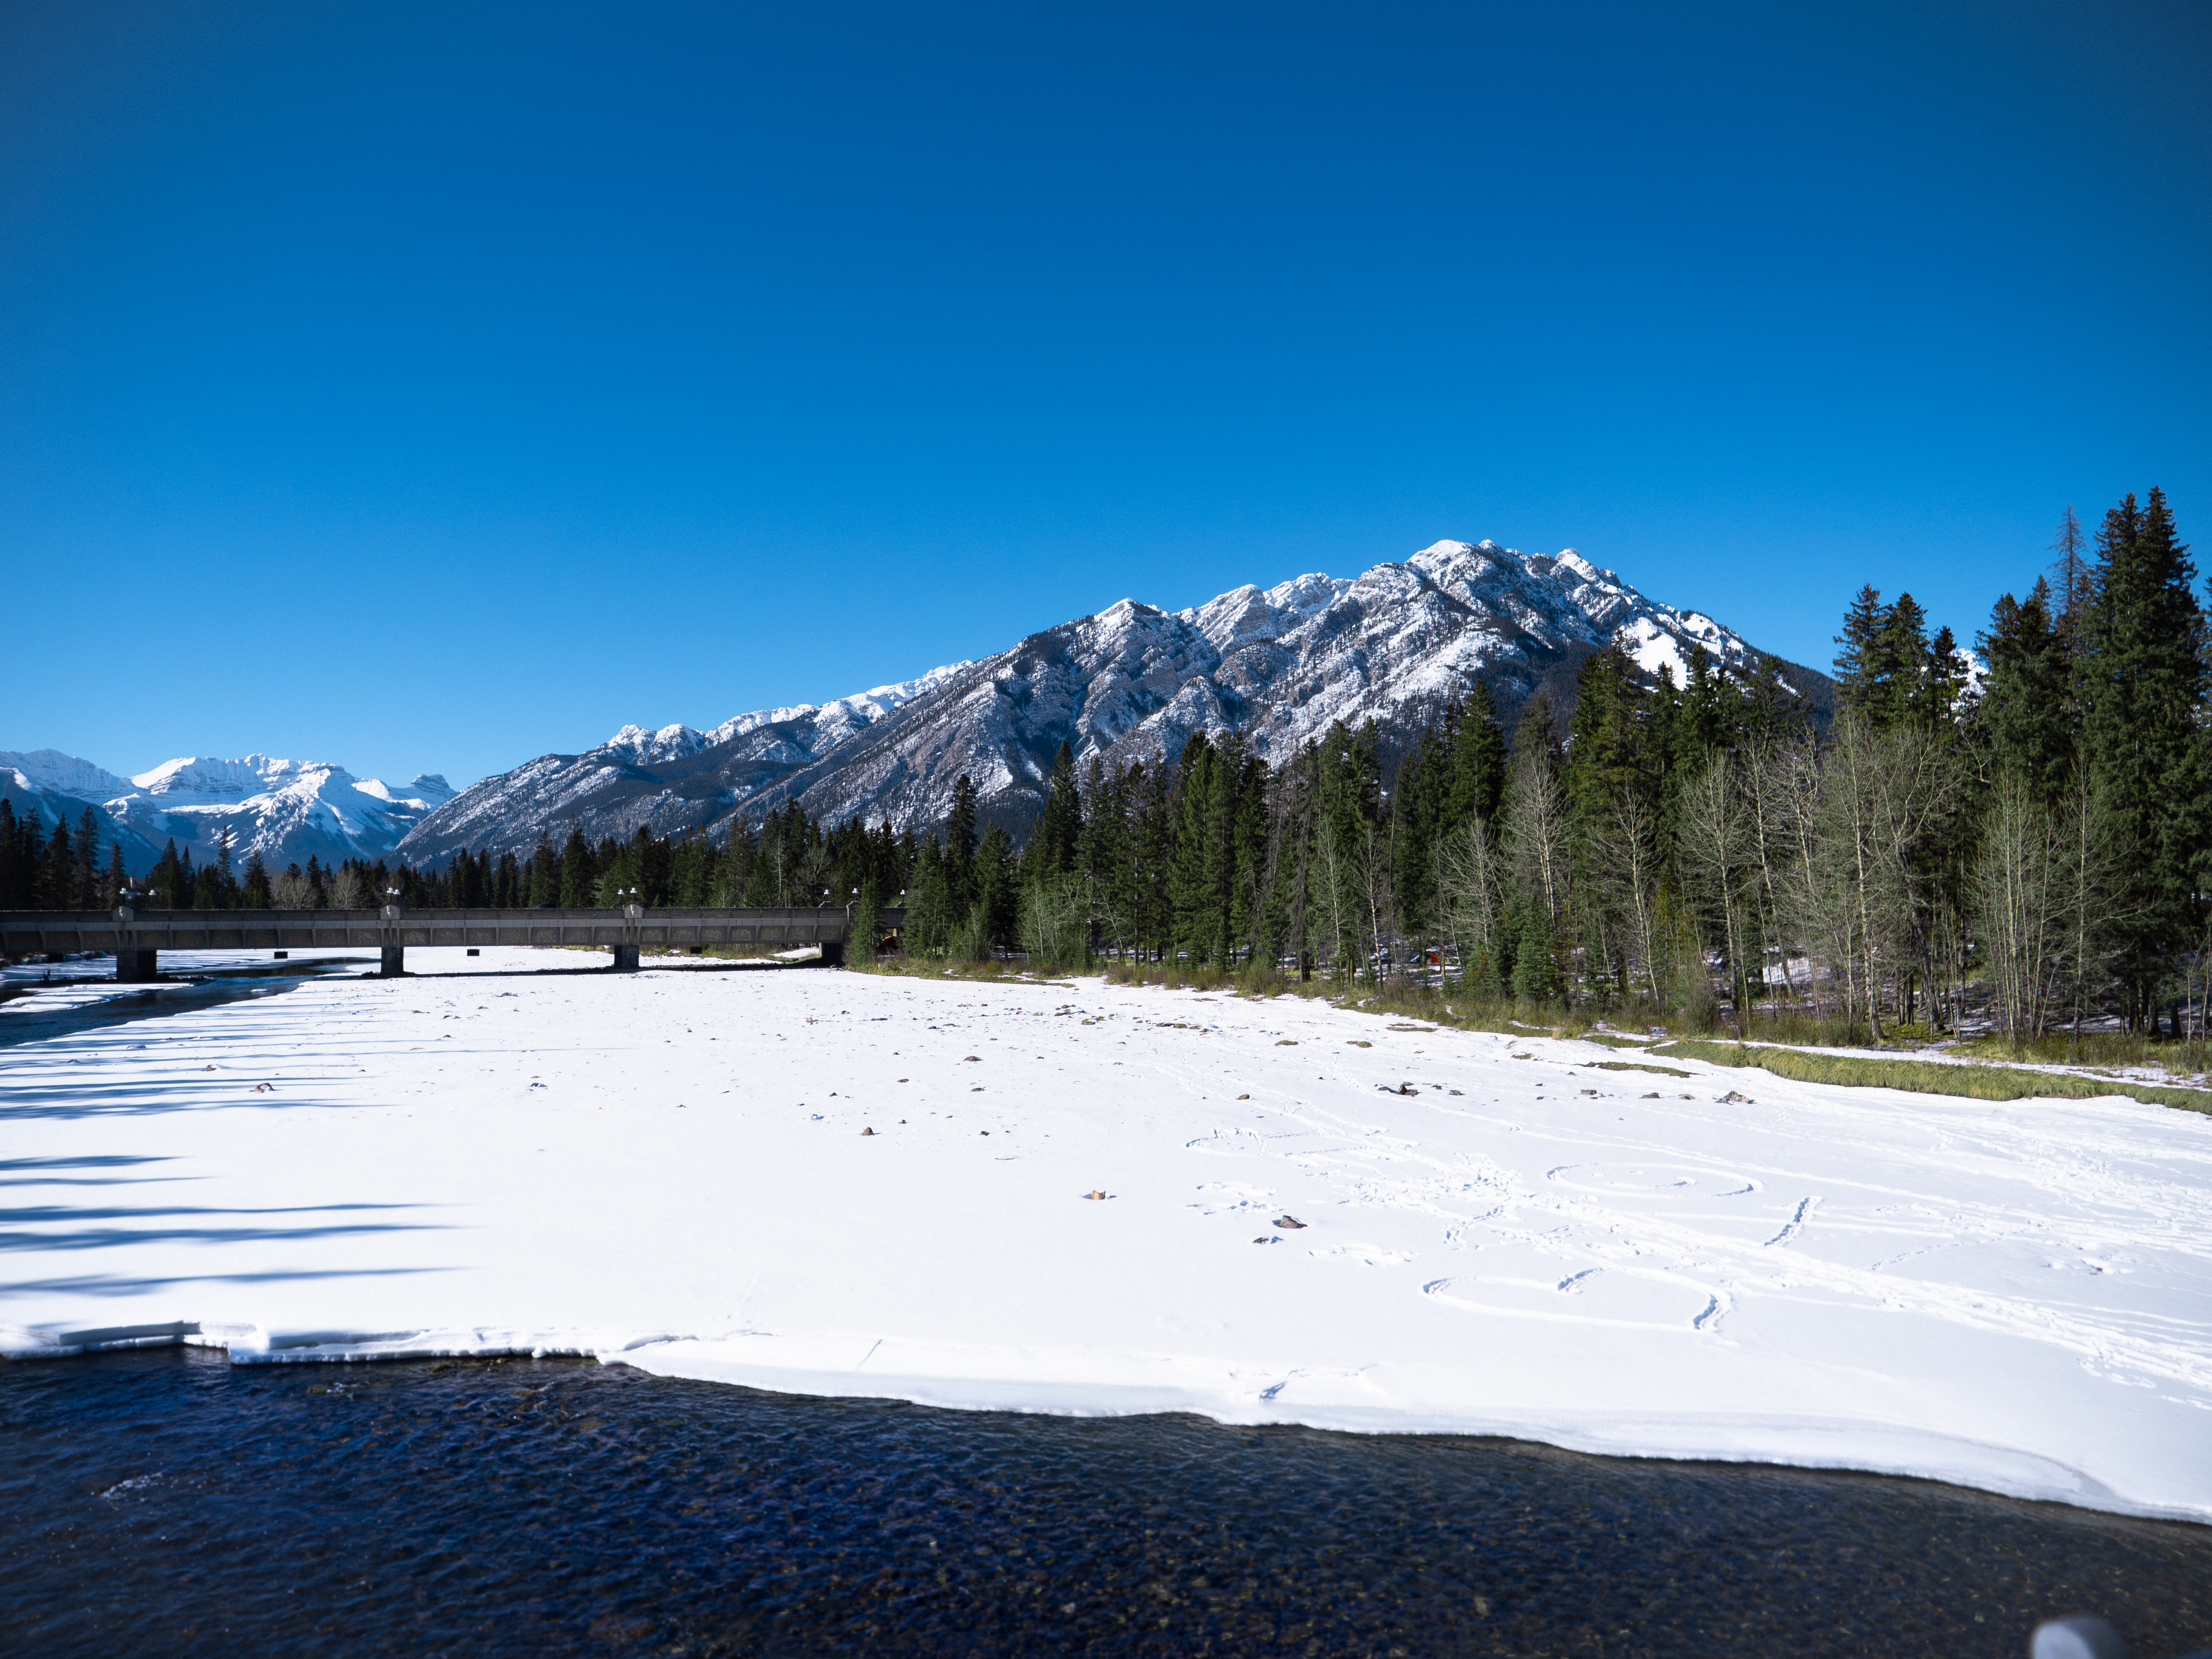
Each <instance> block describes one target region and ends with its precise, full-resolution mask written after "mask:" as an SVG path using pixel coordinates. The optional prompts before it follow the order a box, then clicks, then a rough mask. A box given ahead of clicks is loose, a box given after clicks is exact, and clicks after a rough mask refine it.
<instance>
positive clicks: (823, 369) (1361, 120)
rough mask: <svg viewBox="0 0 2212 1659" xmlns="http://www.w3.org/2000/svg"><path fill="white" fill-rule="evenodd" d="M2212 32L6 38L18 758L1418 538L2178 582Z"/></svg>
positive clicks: (1150, 593)
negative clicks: (2077, 554) (2156, 499)
mask: <svg viewBox="0 0 2212 1659" xmlns="http://www.w3.org/2000/svg"><path fill="white" fill-rule="evenodd" d="M2208 15H2212V14H2208V13H2207V12H2206V11H2205V9H2203V7H2202V6H2199V5H2195V4H2185V3H2178V4H2172V5H2159V4H2113V5H2105V6H2099V7H2093V8H2090V7H2080V6H2072V5H2055V4H2039V3H2033V0H2028V3H2008V4H2002V5H1996V4H1992V5H1947V4H1942V3H1917V4H1909V5H1896V6H1886V5H1879V4H1873V5H1860V6H1852V7H1834V8H1811V7H1771V6H1749V5H1744V6H1727V5H1715V6H1704V7H1692V8H1662V7H1653V6H1648V5H1641V6H1620V7H1613V6H1606V5H1583V6H1578V7H1534V6H1528V5H1515V6H1510V7H1506V6H1498V7H1486V6H1480V5H1473V4H1461V5H1438V6H1433V7H1426V6H1391V5H1387V4H1386V5H1364V6H1358V7H1349V6H1347V7H1336V8H1329V9H1314V8H1300V7H1297V6H1286V5H1281V4H1274V5H1267V6H1253V7H1250V8H1230V7H1209V6H1204V5H1192V4H1188V3H1184V4H1178V5H1174V6H1160V7H1151V6H1146V5H1143V4H1132V3H1127V0H1121V3H1115V4H1114V5H1111V6H1097V7H1087V8H1086V7H1081V6H1073V5H1070V6H1057V7H1039V6H1024V7H1014V6H1007V7H1001V8H984V7H944V8H921V7H914V6H896V7H894V6H866V5H844V6H840V5H835V4H822V5H810V6H804V7H796V6H781V7H775V8H750V9H748V8H744V7H740V6H732V5H727V4H723V5H702V6H697V7H690V6H684V5H678V4H664V5H647V6H640V7H619V8H618V7H611V6H605V7H593V8H584V7H577V6H568V5H562V4H558V3H533V4H531V5H528V6H520V5H518V6H513V7H500V6H491V5H480V6H470V5H465V4H453V3H445V4H441V5H436V6H428V5H422V6H416V5H410V4H407V3H403V0H378V3H375V4H373V5H372V4H344V3H325V4H317V5H311V6H300V5H296V4H290V3H283V4H276V3H271V4H254V3H224V0H196V3H194V4H192V5H190V6H179V5H175V4H172V3H168V0H147V3H139V4H127V5H118V4H110V3H106V0H72V3H70V4H69V5H67V6H37V5H33V4H29V3H8V4H5V5H4V6H0V47H4V50H0V562H4V566H5V568H6V570H7V572H8V575H7V586H6V590H5V591H6V592H7V593H8V595H9V613H10V614H9V627H8V629H7V637H8V639H9V645H10V649H9V653H8V663H7V673H6V677H5V686H6V690H5V693H4V698H0V716H4V718H0V748H35V747H41V746H47V745H51V746H53V747H57V748H60V749H64V750H70V751H71V752H75V753H78V754H82V755H85V756H87V757H90V758H92V759H94V760H96V761H99V762H100V763H102V764H105V765H107V766H109V767H112V768H115V769H127V770H136V769H143V768H144V767H147V766H149V765H152V764H154V763H156V762H158V761H160V760H161V759H164V758H166V757H169V756H172V755H178V754H187V753H199V754H221V755H236V754H242V753H245V752H246V751H248V750H253V749H260V750H265V751H269V752H273V753H279V754H289V755H294V756H313V757H323V758H329V759H334V760H337V761H340V762H342V763H344V764H346V765H348V766H349V767H351V768H352V769H354V770H356V772H359V773H362V774H363V775H369V774H376V773H381V774H384V775H387V776H393V775H396V776H400V777H404V776H405V775H409V774H410V773H411V772H413V771H414V770H416V769H430V770H441V771H443V772H445V773H446V774H447V775H448V776H449V777H451V778H452V780H453V781H454V782H455V783H456V784H457V785H458V784H460V783H463V782H465V781H469V780H471V779H473V778H475V777H477V776H479V775H483V774H485V773H488V772H492V771H497V770H503V769H506V768H507V767H509V766H512V765H514V764H516V763H520V761H522V760H524V759H526V758H527V757H531V756H532V755H535V754H538V753H541V752H544V751H545V750H572V749H576V748H580V747H583V746H586V745H588V744H591V743H593V742H595V741H597V740H599V739H600V738H604V737H605V736H606V735H607V734H608V733H609V732H611V731H613V730H614V729H615V727H617V726H619V725H621V724H623V722H624V721H628V720H636V721H640V722H641V723H644V724H647V725H660V724H665V723H666V722H669V721H671V720H685V721H689V722H691V723H693V724H708V723H712V722H714V721H717V720H721V719H723V718H725V717H726V716H727V715H729V714H733V713H735V712H738V711H739V710H741V709H745V708H756V707H761V706H764V705H770V704H775V703H781V702H804V701H816V700H819V699H822V698H825V697H829V696H836V695H839V694H841V693H843V692H847V691H851V690H858V689H860V688H861V687H864V686H867V685H871V684H878V683H880V682H884V681H888V680H893V679H896V678H903V677H906V676H908V675H911V674H914V673H916V672H919V671H921V670H923V669H925V668H927V667H929V666H931V665H934V664H937V663H939V662H943V661H947V660H951V659H957V658H961V657H966V656H974V655H979V654H981V653H986V652H988V651H991V650H994V649H997V648H1000V647H1004V646H1006V645H1008V644H1011V643H1012V642H1013V641H1015V640H1016V639H1017V638H1018V637H1019V636H1020V635H1023V634H1024V633H1026V632H1029V631H1030V630H1032V629H1036V628H1040V627H1044V626H1048V625H1049V624H1051V623H1055V622H1058V621H1060V620H1063V619H1065V618H1066V617H1071V616H1077V615H1081V614H1083V613H1085V612H1086V611H1096V610H1098V609H1100V608H1102V607H1103V606H1104V605H1109V604H1111V603H1112V602H1113V601H1114V600H1115V599H1121V598H1122V597H1124V596H1125V595H1126V596H1132V597H1135V598H1137V599H1143V600H1146V601H1148V602H1150V603H1153V604H1158V605H1166V606H1170V607H1174V606H1180V605H1188V604H1191V603H1194V602H1195V601H1197V600H1200V599H1206V598H1208V597H1210V596H1211V595H1212V594H1214V593H1216V592H1219V591H1221V590H1223V589H1225V588H1227V587H1230V586H1235V585H1236V584H1237V583H1239V582H1243V581H1255V582H1259V583H1262V584H1271V583H1273V582H1276V581H1279V580H1283V579H1285V578H1286V577H1289V576H1291V575H1294V574H1297V573H1299V572H1302V571H1306V570H1316V569H1319V570H1326V571H1328V572H1330V573H1331V574H1340V575H1342V574H1354V573H1356V572H1357V571H1358V570H1360V569H1362V568H1365V567H1366V566H1368V565H1370V564H1372V563H1375V562H1378V561H1380V560H1383V559H1386V558H1399V557H1403V556H1405V555H1406V554H1407V553H1410V552H1412V551H1413V550H1415V549H1417V548H1419V547H1421V546H1423V545H1425V544H1427V543H1429V542H1431V541H1434V540H1436V539H1437V538H1440V537H1444V536H1455V537H1464V538H1470V539H1474V538H1481V537H1485V536H1488V537H1492V538H1495V539H1497V540H1498V541H1501V542H1504V543H1506V544H1510V545H1513V546H1516V547H1520V548H1523V549H1526V550H1533V551H1554V550H1558V549H1559V548H1561V547H1565V546H1574V547H1577V548H1579V549H1580V550H1582V551H1583V553H1584V554H1585V555H1586V556H1589V557H1590V558H1592V559H1594V560H1595V561H1596V562H1598V563H1600V564H1604V565H1609V566H1611V567H1613V568H1615V569H1617V570H1619V571H1620V573H1621V574H1623V575H1624V576H1626V578H1627V579H1628V580H1630V581H1632V582H1633V583H1635V584H1636V585H1637V586H1639V587H1641V588H1643V589H1644V591H1645V592H1649V593H1650V594H1652V595H1654V596H1655V597H1656V598H1660V599H1667V600H1669V601H1672V602H1674V603H1676V604H1680V605H1692V606H1696V607H1699V608H1701V609H1705V610H1707V611H1711V613H1712V614H1714V615H1716V616H1717V617H1720V618H1722V619H1723V621H1725V622H1726V623H1729V625H1730V626H1732V627H1734V628H1735V629H1738V630H1739V631H1740V632H1741V633H1743V634H1745V635H1747V636H1748V637H1750V638H1752V639H1753V641H1756V642H1758V643H1759V644H1762V645H1764V646H1766V647H1769V648H1771V649H1774V650H1777V651H1779V652H1782V653H1784V654H1786V655H1790V656H1792V657H1795V658H1796V659H1799V660H1802V661H1810V662H1813V663H1815V664H1817V665H1823V666H1825V665H1826V663H1827V660H1828V659H1829V657H1830V655H1831V654H1832V647H1831V646H1830V644H1829V640H1830V636H1831V635H1832V634H1833V633H1834V631H1835V629H1836V623H1837V618H1838V616H1839V615H1840V613H1841V611H1842V609H1843V606H1844V602H1845V600H1846V599H1847V598H1848V596H1849V595H1850V592H1851V591H1852V590H1853V589H1855V588H1856V587H1857V586H1858V584H1859V583H1861V582H1863V581H1872V582H1874V583H1875V584H1876V585H1877V586H1881V588H1883V589H1884V590H1885V591H1886V592H1895V591H1897V590H1899V588H1909V589H1911V591H1912V592H1915V593H1916V594H1917V595H1918V596H1919V597H1920V598H1921V599H1922V600H1923V603H1924V604H1926V605H1927V606H1928V608H1929V611H1931V612H1932V613H1933V615H1934V616H1935V617H1936V619H1937V620H1939V621H1947V622H1948V623H1951V624H1952V625H1953V626H1954V628H1955V629H1958V631H1959V632H1960V635H1961V636H1962V637H1971V636H1972V634H1973V632H1974V631H1975V630H1976V629H1978V627H1980V626H1981V625H1982V624H1983V623H1984V621H1985V620H1986V617H1987V615H1988V611H1989V605H1990V601H1991V599H1994V598H1995V596H1996V593H1997V592H1999V591H2000V590H2001V589H2002V588H2004V587H2007V586H2025V584H2026V583H2027V581H2029V580H2033V574H2034V572H2035V570H2036V568H2038V566H2039V563H2040V562H2042V559H2043V557H2044V554H2043V549H2044V547H2045V544H2046V543H2047V542H2048V541H2049V539H2050V537H2051V531H2052V527H2053V525H2054V523H2055V521H2056V520H2057V517H2058V515H2059V513H2060V512H2061V510H2062V509H2063V507H2065V506H2066V504H2067V503H2068V502H2069V501H2072V502H2075V504H2077V506H2078V507H2079V508H2080V510H2081V513H2082V516H2083V518H2084V519H2085V520H2089V521H2093V520H2094V518H2095V517H2096V515H2097V514H2098V513H2101V511H2102V510H2103V508H2104V507H2106V505H2108V504H2109V503H2110V502H2111V501H2112V500H2113V499H2115V498H2117V496H2118V495H2119V493H2120V492H2121V491H2123V490H2124V489H2136V490H2141V489H2143V488H2144V487H2146V486H2147V485H2149V484H2152V483H2159V484H2162V485H2164V486H2165V488H2166V489H2167V491H2168V493H2169V495H2171V496H2172V499H2173V501H2174V504H2175V507H2176V510H2177V513H2178V514H2179V519H2180V522H2181V526H2182V529H2183V531H2184V533H2185V534H2191V533H2193V534H2194V535H2195V537H2196V538H2197V539H2198V540H2199V541H2200V542H2203V541H2204V540H2205V539H2206V538H2207V533H2208V532H2207V529H2206V526H2207V525H2208V523H2212V459H2208V456H2212V449H2209V448H2208V444H2207V439H2208V436H2212V432H2208V426H2209V425H2212V416H2208V413H2207V399H2206V396H2205V387H2206V385H2207V380H2208V375H2207V369H2208V368H2212V361H2208V360H2209V359H2212V352H2208V314H2212V307H2208V305H2207V296H2208V295H2212V238H2209V237H2208V228H2212V211H2208V210H2209V209H2212V100H2207V99H2206V98H2205V97H2204V95H2203V88H2204V86H2205V85H2206V84H2207V81H2208V76H2212V23H2208ZM2208 562H2212V560H2208ZM41 646H43V647H46V648H45V649H40V648H39V647H41Z"/></svg>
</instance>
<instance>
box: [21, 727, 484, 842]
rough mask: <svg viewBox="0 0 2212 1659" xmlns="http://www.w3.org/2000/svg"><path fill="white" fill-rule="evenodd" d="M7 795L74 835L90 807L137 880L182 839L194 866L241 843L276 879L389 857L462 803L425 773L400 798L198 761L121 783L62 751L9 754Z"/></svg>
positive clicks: (320, 771) (255, 762)
mask: <svg viewBox="0 0 2212 1659" xmlns="http://www.w3.org/2000/svg"><path fill="white" fill-rule="evenodd" d="M0 793H4V794H5V795H6V796H7V798H8V799H9V801H10V802H12V803H13V805H14V806H15V811H17V812H18V813H19V814H22V813H29V814H32V815H34V816H36V817H38V818H39V820H40V823H42V824H44V825H46V826H48V827H51V826H52V824H53V823H54V822H55V820H56V819H57V817H67V818H68V819H69V820H70V823H71V826H72V827H74V826H75V824H76V821H77V818H78V816H79V815H80V814H81V813H82V811H84V809H85V808H86V807H88V806H89V807H91V808H92V809H93V812H94V817H95V818H96V819H97V820H98V821H99V823H100V833H101V835H102V836H103V837H104V838H113V839H116V840H118V841H120V842H121V843H122V845H123V856H124V862H125V864H126V865H127V866H129V867H130V869H131V871H132V872H134V873H143V872H145V871H146V870H147V869H149V868H150V867H151V866H152V865H153V863H154V860H155V859H156V858H157V857H159V856H160V854H161V848H162V847H163V846H164V845H165V844H166V843H167V842H169V841H171V840H174V841H175V842H176V843H177V848H178V850H179V852H185V851H189V852H190V853H191V855H192V859H193V861H194V862H195V863H204V862H205V861H206V860H208V859H210V858H212V857H213V856H214V855H215V851H216V837H217V836H218V835H219V833H220V832H221V831H222V829H225V828H228V829H229V831H230V835H231V857H232V861H233V864H234V867H236V868H239V869H241V870H242V869H243V868H244V867H245V865H246V860H247V859H248V858H249V857H251V856H252V854H255V853H257V852H258V853H259V854H261V856H262V858H263V860H265V861H266V862H267V864H268V865H269V866H270V869H272V870H282V869H283V867H284V866H286V865H288V864H292V863H299V864H305V863H306V862H307V860H308V859H309V858H310V857H311V856H312V857H315V858H319V859H320V860H323V861H324V862H325V864H330V863H335V862H338V861H340V860H345V859H349V858H357V857H367V858H380V857H382V856H383V855H384V854H386V853H389V852H390V851H391V850H392V848H394V847H396V846H397V845H398V842H399V840H400V838H401V837H402V836H404V835H405V834H406V833H407V831H408V830H409V829H410V828H412V827H413V826H414V824H415V823H416V822H417V821H418V820H419V819H421V818H422V817H425V816H426V815H427V814H428V813H429V812H430V811H432V809H434V808H435V807H437V806H439V805H442V804H444V803H445V802H446V801H447V800H449V799H452V798H453V789H452V788H451V787H449V786H448V785H447V782H446V781H445V779H443V778H441V777H438V776H436V775H420V776H417V777H416V778H415V779H414V780H413V781H411V782H410V783H408V784H406V785H404V787H399V788H393V787H390V786H389V785H386V783H384V782H383V781H381V780H380V779H377V778H356V777H355V776H354V775H352V774H351V773H350V772H348V771H347V770H346V769H344V768H343V767H342V766H336V765H332V764H331V763H327V762H323V761H289V760H279V759H276V758H274V757H270V756H267V755H248V756H246V757H245V758H244V759H242V760H216V759H210V758H207V757H198V756H188V757H183V758H181V759H178V760H172V761H165V762H164V763H162V764H161V765H159V766H157V767H155V768H154V769H152V770H151V771H149V772H141V773H139V774H137V775H136V776H134V777H129V778H123V777H118V776H117V775H115V774H113V773H112V772H109V771H107V770H106V769H104V768H101V767H99V766H95V765H94V764H93V763H91V762H89V761H86V760H81V759H79V758H78V757H76V756H74V755H64V754H62V753H60V752H59V751H58V750H52V749H40V750H33V751H31V752H29V753H27V754H22V753H15V752H12V751H9V752H0Z"/></svg>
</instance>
